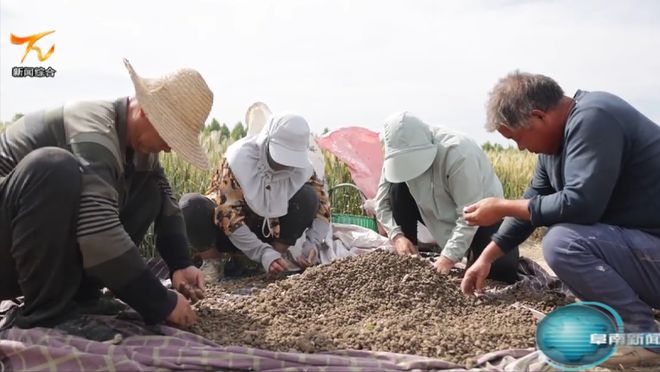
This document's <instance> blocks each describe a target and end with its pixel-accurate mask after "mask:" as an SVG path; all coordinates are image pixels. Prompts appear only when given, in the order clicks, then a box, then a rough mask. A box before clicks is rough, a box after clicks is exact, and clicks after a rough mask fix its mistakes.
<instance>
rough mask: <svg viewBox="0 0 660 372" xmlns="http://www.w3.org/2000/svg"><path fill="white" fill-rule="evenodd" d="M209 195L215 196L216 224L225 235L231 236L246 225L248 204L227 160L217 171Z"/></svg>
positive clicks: (223, 161) (224, 160)
mask: <svg viewBox="0 0 660 372" xmlns="http://www.w3.org/2000/svg"><path fill="white" fill-rule="evenodd" d="M208 194H210V195H213V196H214V201H215V205H216V208H215V218H214V220H215V224H216V225H218V227H219V228H221V229H222V230H223V231H224V232H225V235H227V236H230V235H231V233H233V232H234V231H236V230H237V229H238V228H239V227H241V226H243V225H245V217H246V216H245V214H246V210H247V204H246V203H245V198H244V197H243V190H241V187H240V185H239V184H238V181H236V177H234V174H233V173H232V171H231V169H229V164H228V162H227V159H223V160H222V162H221V163H220V166H219V167H218V169H217V170H216V171H215V174H214V175H213V179H212V181H211V188H210V189H209V191H208Z"/></svg>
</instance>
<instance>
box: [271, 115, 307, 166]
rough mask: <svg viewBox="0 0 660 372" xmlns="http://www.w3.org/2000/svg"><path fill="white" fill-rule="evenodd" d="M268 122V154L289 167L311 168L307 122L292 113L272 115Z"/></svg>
mask: <svg viewBox="0 0 660 372" xmlns="http://www.w3.org/2000/svg"><path fill="white" fill-rule="evenodd" d="M268 120H269V122H268V127H267V128H266V132H267V135H268V152H269V153H270V156H271V157H272V158H273V160H274V161H275V162H276V163H278V164H282V165H286V166H288V167H294V168H310V167H311V166H312V163H311V162H310V161H309V134H310V129H309V124H308V123H307V120H305V118H303V117H302V116H300V115H296V114H291V113H284V114H277V115H271V117H270V118H269V119H268Z"/></svg>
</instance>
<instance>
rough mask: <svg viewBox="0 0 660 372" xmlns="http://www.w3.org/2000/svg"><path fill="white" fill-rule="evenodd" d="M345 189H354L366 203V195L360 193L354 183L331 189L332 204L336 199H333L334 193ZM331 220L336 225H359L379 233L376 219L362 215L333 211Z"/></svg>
mask: <svg viewBox="0 0 660 372" xmlns="http://www.w3.org/2000/svg"><path fill="white" fill-rule="evenodd" d="M344 188H348V189H352V190H353V192H357V193H358V194H359V196H360V199H361V200H362V202H364V200H365V196H364V194H363V193H362V191H360V189H359V188H358V187H357V186H355V185H354V184H352V183H340V184H338V185H335V186H334V187H331V188H330V190H329V196H330V200H331V202H332V201H334V199H333V198H332V195H333V194H334V193H336V192H337V191H338V190H340V189H344ZM332 208H333V209H334V208H335V206H334V205H333V206H332ZM331 220H332V222H334V223H343V224H347V225H357V226H362V227H365V228H367V229H371V230H373V231H376V232H377V231H378V225H377V224H376V219H375V218H373V217H369V216H363V215H362V216H361V215H357V214H351V213H337V212H335V211H334V210H333V212H332V219H331Z"/></svg>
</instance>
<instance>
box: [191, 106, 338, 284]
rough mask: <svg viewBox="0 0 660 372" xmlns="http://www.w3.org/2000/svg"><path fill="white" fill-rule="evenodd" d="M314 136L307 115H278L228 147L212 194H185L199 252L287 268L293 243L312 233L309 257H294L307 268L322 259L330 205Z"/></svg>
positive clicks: (279, 269) (193, 240) (275, 268)
mask: <svg viewBox="0 0 660 372" xmlns="http://www.w3.org/2000/svg"><path fill="white" fill-rule="evenodd" d="M309 134H310V130H309V125H308V124H307V121H305V119H304V118H302V117H300V116H298V115H292V114H283V115H272V116H271V117H270V118H269V119H268V123H267V124H266V126H265V127H264V128H263V130H262V131H261V132H260V133H259V134H258V135H256V136H250V137H245V138H243V139H241V140H239V141H237V142H235V143H234V144H232V145H231V146H229V148H228V149H227V153H226V156H225V158H224V159H223V160H222V161H221V163H220V166H219V168H218V169H217V171H216V173H215V175H214V177H213V181H212V183H211V187H210V190H209V193H208V195H207V196H203V195H200V194H186V195H184V196H183V197H182V198H181V201H180V205H181V209H182V211H183V215H184V218H185V220H186V228H187V231H188V237H189V239H190V243H191V244H192V246H193V249H195V250H196V251H198V252H206V251H208V250H209V249H217V250H218V251H220V252H227V253H230V254H236V253H239V254H244V255H245V256H247V257H248V258H249V259H250V260H252V261H255V262H258V263H261V265H262V266H263V268H264V270H265V271H266V272H268V273H273V274H274V273H281V272H284V271H287V270H290V269H291V267H290V266H289V262H290V261H288V260H286V257H287V256H288V249H289V247H290V246H292V245H294V244H295V242H296V240H298V238H299V237H301V236H302V234H303V232H305V230H307V232H306V241H305V243H304V244H303V250H302V254H301V255H300V256H299V257H294V258H293V260H294V261H295V262H296V263H297V264H298V265H299V266H301V267H309V266H312V265H314V264H316V263H317V262H318V248H320V247H322V246H323V244H324V240H325V237H326V235H327V233H328V231H329V228H330V207H329V201H328V198H327V196H326V194H325V191H324V189H323V185H322V183H321V182H320V181H319V180H318V179H317V178H316V176H315V174H314V170H313V167H312V164H311V163H310V161H309V157H308V147H309ZM308 228H309V229H308ZM241 252H242V253H241Z"/></svg>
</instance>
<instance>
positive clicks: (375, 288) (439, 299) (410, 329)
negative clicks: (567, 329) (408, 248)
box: [193, 246, 567, 366]
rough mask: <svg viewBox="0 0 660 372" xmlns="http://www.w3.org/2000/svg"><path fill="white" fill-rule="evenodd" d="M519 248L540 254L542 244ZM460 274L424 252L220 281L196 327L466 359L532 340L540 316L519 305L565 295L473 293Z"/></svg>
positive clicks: (213, 334)
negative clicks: (439, 268)
mask: <svg viewBox="0 0 660 372" xmlns="http://www.w3.org/2000/svg"><path fill="white" fill-rule="evenodd" d="M537 250H538V252H537ZM522 251H523V254H524V255H526V256H529V255H536V256H535V257H536V258H538V257H539V255H540V248H538V247H537V248H534V247H533V246H531V247H525V248H523V250H522ZM459 275H460V272H457V271H455V272H454V273H452V275H450V276H444V277H443V276H440V275H438V274H437V273H436V272H435V271H434V270H433V268H432V267H431V265H430V262H429V261H427V260H424V259H422V258H419V257H401V256H397V255H395V254H392V253H388V252H383V251H377V252H373V253H370V254H367V255H363V256H358V257H351V258H347V259H342V260H339V261H335V262H333V263H331V264H329V265H324V266H320V267H315V268H311V269H308V270H306V271H305V272H304V273H302V274H300V275H295V276H291V277H288V278H267V277H265V276H260V277H254V278H250V279H243V280H239V281H224V282H219V283H218V284H214V285H211V286H210V287H209V290H208V296H207V298H206V299H204V300H202V301H201V302H199V303H198V304H196V305H195V306H196V308H197V311H198V314H199V315H200V322H199V324H198V325H197V326H195V328H194V329H193V331H195V332H197V333H199V334H201V335H203V336H205V337H208V338H210V339H212V340H214V341H216V342H218V343H219V344H225V345H229V344H231V345H243V346H252V347H257V348H264V349H269V350H278V351H300V352H317V351H323V350H331V349H346V348H350V349H366V350H378V351H391V352H397V353H407V354H416V355H423V356H429V357H437V358H442V359H445V360H448V361H452V362H455V363H459V364H461V365H466V366H470V365H471V364H472V363H473V360H474V359H473V358H474V357H476V356H478V355H481V354H483V353H486V352H490V351H495V350H502V349H508V348H527V347H533V346H534V335H535V330H536V321H535V319H534V318H533V315H532V313H531V312H530V311H528V310H525V309H523V308H518V307H514V306H512V305H514V303H516V302H520V303H522V304H524V305H527V306H529V307H532V308H535V309H538V310H541V311H550V310H551V309H552V308H554V307H555V306H558V305H563V304H565V303H566V302H567V301H566V299H565V298H563V297H561V296H559V295H554V294H551V295H548V294H543V293H537V292H535V293H517V294H515V295H514V296H510V298H498V299H497V300H486V299H484V298H483V297H482V298H473V297H469V298H468V297H465V296H464V295H463V294H462V293H461V292H460V277H459ZM490 284H491V285H492V286H496V285H497V284H498V283H490ZM500 285H501V284H500Z"/></svg>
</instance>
